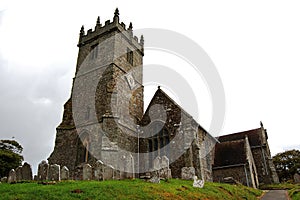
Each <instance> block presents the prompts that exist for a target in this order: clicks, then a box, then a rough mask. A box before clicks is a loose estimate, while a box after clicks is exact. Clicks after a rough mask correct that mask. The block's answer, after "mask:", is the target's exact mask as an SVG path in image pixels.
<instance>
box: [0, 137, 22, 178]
mask: <svg viewBox="0 0 300 200" xmlns="http://www.w3.org/2000/svg"><path fill="white" fill-rule="evenodd" d="M22 151H23V147H22V146H21V145H20V144H19V143H18V142H17V141H15V140H0V177H4V176H8V172H9V171H10V170H11V169H15V168H17V167H18V166H20V165H21V164H22V161H23V156H22V155H21V153H22Z"/></svg>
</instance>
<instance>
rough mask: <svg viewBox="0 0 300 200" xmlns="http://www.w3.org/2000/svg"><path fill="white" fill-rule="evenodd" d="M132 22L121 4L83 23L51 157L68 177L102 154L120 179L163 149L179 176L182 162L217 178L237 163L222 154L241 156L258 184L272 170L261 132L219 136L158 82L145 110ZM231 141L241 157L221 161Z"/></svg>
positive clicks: (140, 46) (140, 43)
mask: <svg viewBox="0 0 300 200" xmlns="http://www.w3.org/2000/svg"><path fill="white" fill-rule="evenodd" d="M132 28H133V27H132V24H131V23H130V24H129V26H128V27H126V25H125V24H124V23H123V22H120V20H119V11H118V9H116V11H115V13H114V17H113V21H110V20H107V21H105V22H104V25H102V24H101V22H100V18H99V17H98V19H97V21H96V25H95V28H94V29H89V30H88V31H87V32H86V31H85V30H84V27H83V26H82V28H81V30H80V35H79V41H78V45H77V46H78V48H79V52H78V57H77V64H76V73H75V77H74V79H73V86H72V93H71V96H70V98H69V100H68V101H67V102H66V103H65V105H64V113H63V119H62V122H61V123H60V125H59V126H58V127H57V129H56V139H55V147H54V150H53V152H52V153H51V155H50V157H49V158H48V161H49V164H59V165H60V166H66V167H67V168H68V169H69V170H70V176H71V177H72V178H73V179H80V177H78V173H77V172H78V171H79V170H81V169H82V165H83V164H86V163H89V164H90V165H91V166H93V165H95V163H96V162H97V161H99V160H101V162H103V163H104V165H107V166H111V167H112V168H114V169H115V170H116V171H117V172H119V174H118V178H120V179H122V178H126V173H131V174H135V177H139V176H142V175H144V174H146V173H148V172H151V171H154V170H155V169H156V168H157V166H156V164H155V162H156V161H157V159H158V158H162V157H165V158H167V159H168V165H169V166H168V167H169V168H170V170H171V175H172V177H173V178H181V172H182V168H184V167H193V168H194V169H195V175H196V176H198V178H200V179H203V180H205V181H213V180H214V181H222V180H223V178H224V176H222V174H223V172H224V169H227V170H228V169H231V167H232V166H231V165H232V164H235V163H236V162H232V163H231V161H227V160H228V159H229V158H230V159H233V160H235V159H241V163H247V162H248V163H249V164H248V165H247V169H248V168H249V169H250V171H249V173H251V174H252V175H253V176H252V177H253V178H252V179H251V180H253V181H252V182H253V184H254V185H253V184H252V185H251V184H250V183H249V181H248V182H247V183H248V185H249V186H257V185H258V183H257V182H258V180H260V179H261V180H263V179H265V178H266V176H268V174H270V173H269V171H263V170H261V168H264V167H266V165H268V163H269V164H270V162H271V161H270V160H268V159H269V158H270V157H269V156H270V155H269V154H268V152H269V150H268V147H267V146H266V145H265V144H266V142H267V141H266V138H264V140H263V142H262V143H259V144H257V143H254V142H253V141H252V136H251V135H247V134H246V135H247V136H248V138H247V136H246V135H245V134H243V136H241V137H236V138H235V137H231V136H228V137H226V136H224V137H220V138H219V140H220V141H221V142H219V140H218V139H216V138H214V137H212V136H211V135H210V134H209V133H208V132H207V131H206V130H205V129H204V128H203V127H202V126H201V125H199V124H198V123H197V122H196V121H195V120H194V119H193V117H192V116H191V115H190V114H188V113H187V112H186V111H185V110H184V109H183V108H181V107H180V106H179V105H178V104H177V103H176V102H175V101H174V100H173V99H172V98H170V97H169V96H168V95H167V94H166V93H165V92H164V91H163V89H162V88H160V87H158V89H157V91H156V93H155V94H154V96H153V98H152V100H151V102H150V104H149V106H148V108H147V109H145V110H144V86H143V56H144V38H143V36H141V37H140V38H138V37H136V36H134V35H133V30H132ZM228 141H231V142H230V145H234V146H236V147H243V148H240V149H242V152H241V154H242V157H241V158H240V157H235V154H231V151H229V150H226V152H227V154H224V155H225V157H224V159H225V160H224V162H223V161H222V159H223V149H226V147H227V146H228V145H227V143H226V142H228ZM216 143H218V145H217V146H216V151H215V144H216ZM258 145H261V146H259V147H257V146H258ZM240 149H239V150H240ZM250 149H251V150H250ZM255 149H257V151H256V150H255ZM261 149H264V150H263V152H265V153H267V154H266V155H267V156H266V157H264V159H266V162H265V163H263V164H262V165H261V163H258V164H257V163H255V164H254V162H256V160H255V159H253V157H254V158H256V157H255V156H256V155H258V154H259V155H260V153H259V151H260V150H261ZM245 152H248V154H247V153H245ZM251 152H252V154H251ZM257 152H258V153H257ZM215 154H216V156H215ZM249 155H250V156H249ZM248 158H249V159H248ZM230 159H229V160H230ZM254 160H255V161H254ZM129 162H130V163H131V165H128V163H129ZM226 166H227V167H226ZM268 166H269V165H268ZM222 167H223V168H222ZM252 169H253V170H252ZM225 171H226V170H225ZM228 171H232V170H228ZM262 171H263V172H262ZM123 172H126V173H123ZM213 173H216V175H213ZM224 174H226V176H233V174H231V173H227V172H226V173H225V172H224ZM224 174H223V175H224ZM260 174H264V175H263V176H260ZM241 180H242V179H240V181H241ZM248 180H250V179H248ZM242 182H243V181H242ZM252 182H251V183H252ZM243 183H244V182H243ZM247 183H245V184H247Z"/></svg>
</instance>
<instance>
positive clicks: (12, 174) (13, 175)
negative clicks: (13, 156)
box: [7, 169, 17, 183]
mask: <svg viewBox="0 0 300 200" xmlns="http://www.w3.org/2000/svg"><path fill="white" fill-rule="evenodd" d="M16 181H17V176H16V171H15V170H14V169H11V170H10V171H9V173H8V178H7V182H8V183H15V182H16Z"/></svg>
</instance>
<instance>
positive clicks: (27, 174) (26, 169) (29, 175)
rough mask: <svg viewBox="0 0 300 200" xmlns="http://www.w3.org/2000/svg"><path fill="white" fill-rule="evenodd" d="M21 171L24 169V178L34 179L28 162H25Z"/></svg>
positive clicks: (26, 179)
mask: <svg viewBox="0 0 300 200" xmlns="http://www.w3.org/2000/svg"><path fill="white" fill-rule="evenodd" d="M21 171H22V180H25V181H32V169H31V166H30V165H29V164H28V163H27V162H25V163H24V164H23V166H22V170H21Z"/></svg>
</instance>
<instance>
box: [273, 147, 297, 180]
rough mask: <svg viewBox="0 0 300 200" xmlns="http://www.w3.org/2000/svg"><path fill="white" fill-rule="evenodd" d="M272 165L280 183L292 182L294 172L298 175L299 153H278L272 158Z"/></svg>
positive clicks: (293, 151) (292, 151)
mask: <svg viewBox="0 0 300 200" xmlns="http://www.w3.org/2000/svg"><path fill="white" fill-rule="evenodd" d="M273 163H274V165H275V168H276V171H277V174H278V177H279V180H280V182H284V181H288V180H292V179H293V175H294V174H295V173H296V172H298V173H300V151H299V150H289V151H285V152H282V153H278V154H276V155H275V156H274V157H273Z"/></svg>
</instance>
